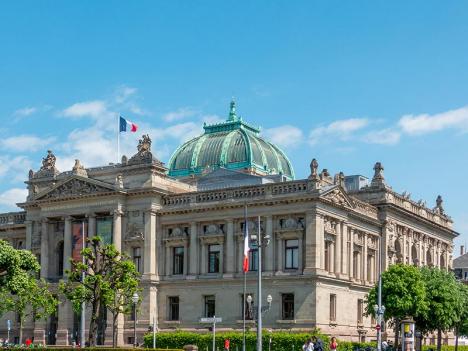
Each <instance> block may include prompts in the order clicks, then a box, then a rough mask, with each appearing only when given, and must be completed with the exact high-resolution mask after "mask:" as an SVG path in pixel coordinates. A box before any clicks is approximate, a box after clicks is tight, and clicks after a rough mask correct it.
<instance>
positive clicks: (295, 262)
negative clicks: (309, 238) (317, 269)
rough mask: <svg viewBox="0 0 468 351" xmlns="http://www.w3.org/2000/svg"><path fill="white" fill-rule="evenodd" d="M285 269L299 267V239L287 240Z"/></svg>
mask: <svg viewBox="0 0 468 351" xmlns="http://www.w3.org/2000/svg"><path fill="white" fill-rule="evenodd" d="M284 244H285V245H284V246H285V255H284V257H285V264H284V268H285V269H297V268H298V267H299V240H297V239H295V240H286V241H285V243H284Z"/></svg>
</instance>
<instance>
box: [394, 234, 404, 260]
mask: <svg viewBox="0 0 468 351" xmlns="http://www.w3.org/2000/svg"><path fill="white" fill-rule="evenodd" d="M395 254H396V257H397V263H403V253H402V250H401V244H400V242H399V241H398V239H397V240H395Z"/></svg>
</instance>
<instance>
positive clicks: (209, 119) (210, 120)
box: [202, 115, 226, 124]
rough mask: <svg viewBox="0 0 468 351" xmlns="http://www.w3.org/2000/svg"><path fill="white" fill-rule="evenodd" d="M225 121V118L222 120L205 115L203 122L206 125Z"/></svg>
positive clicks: (215, 116) (214, 116) (216, 116)
mask: <svg viewBox="0 0 468 351" xmlns="http://www.w3.org/2000/svg"><path fill="white" fill-rule="evenodd" d="M225 120H226V119H225V118H221V117H219V116H218V115H205V116H203V117H202V122H203V123H206V124H217V123H221V122H224V121H225Z"/></svg>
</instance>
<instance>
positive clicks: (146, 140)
mask: <svg viewBox="0 0 468 351" xmlns="http://www.w3.org/2000/svg"><path fill="white" fill-rule="evenodd" d="M137 149H138V152H137V153H136V154H135V155H133V156H132V157H131V158H130V160H128V164H129V165H132V164H142V163H143V164H144V163H157V164H162V163H161V161H158V160H156V159H155V158H154V157H153V154H152V153H151V138H150V137H149V135H148V134H145V135H143V136H142V138H141V139H140V140H139V141H138V146H137Z"/></svg>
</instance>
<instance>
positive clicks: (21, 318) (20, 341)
mask: <svg viewBox="0 0 468 351" xmlns="http://www.w3.org/2000/svg"><path fill="white" fill-rule="evenodd" d="M19 323H20V328H19V343H20V345H21V344H22V343H23V316H20V319H19Z"/></svg>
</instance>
